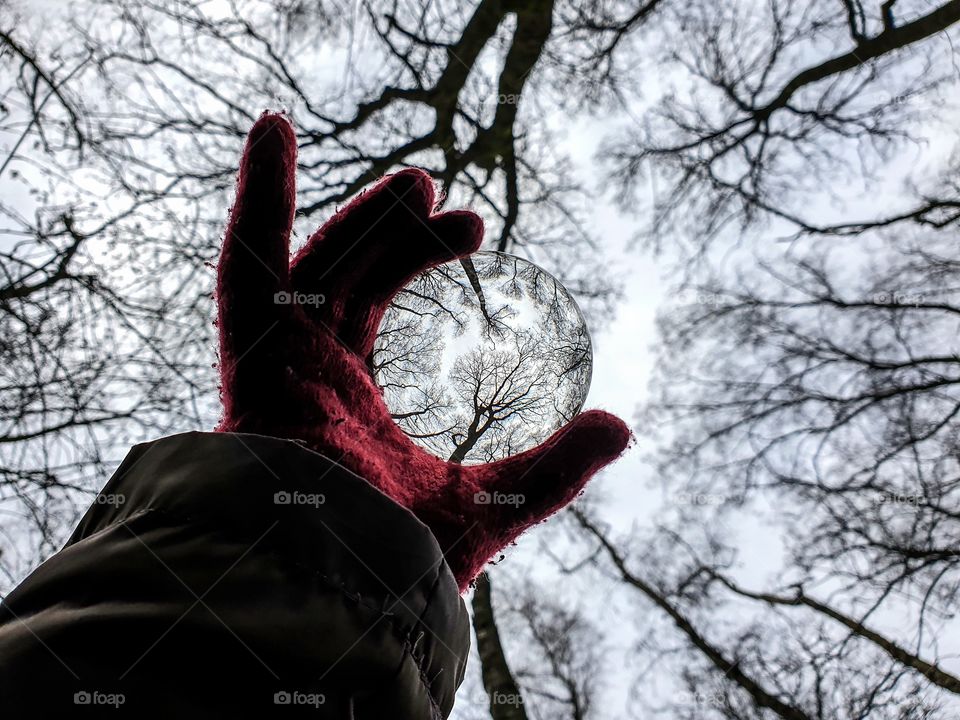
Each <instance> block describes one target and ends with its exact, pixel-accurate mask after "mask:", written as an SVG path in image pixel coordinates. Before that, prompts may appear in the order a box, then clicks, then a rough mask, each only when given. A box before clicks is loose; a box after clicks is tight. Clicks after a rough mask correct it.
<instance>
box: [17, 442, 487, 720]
mask: <svg viewBox="0 0 960 720" xmlns="http://www.w3.org/2000/svg"><path fill="white" fill-rule="evenodd" d="M468 648H469V623H468V616H467V613H466V609H465V607H464V604H463V601H462V600H461V598H460V596H459V593H458V592H457V585H456V582H455V581H454V578H453V575H452V574H451V572H450V570H449V568H448V567H447V565H446V563H445V562H444V560H443V555H442V553H441V551H440V548H439V547H438V545H437V542H436V540H435V539H434V537H433V535H432V534H431V533H430V530H429V529H428V528H427V527H426V526H425V525H423V524H422V523H421V522H420V521H419V520H417V519H416V518H415V517H414V516H413V515H412V514H411V513H410V512H409V511H407V510H406V509H405V508H403V507H401V506H399V505H397V504H396V503H395V502H393V501H392V500H391V499H389V498H388V497H386V496H385V495H383V494H382V493H380V492H379V491H378V490H376V489H375V488H373V487H372V486H370V485H369V484H368V483H366V482H365V481H364V480H363V479H362V478H359V477H357V476H356V475H353V474H352V473H350V472H349V471H348V470H346V469H345V468H343V467H341V466H340V465H338V464H336V463H335V462H333V461H331V460H330V459H328V458H326V457H324V456H322V455H319V454H317V453H315V452H313V451H311V450H309V449H306V448H304V447H302V446H300V445H298V444H297V443H294V442H291V441H286V440H279V439H275V438H268V437H263V436H259V435H241V434H230V433H185V434H182V435H174V436H171V437H167V438H163V439H160V440H157V441H154V442H151V443H146V444H142V445H137V446H135V447H134V448H133V449H132V450H131V451H130V453H129V455H128V456H127V457H126V459H125V460H124V461H123V463H122V464H121V466H120V467H119V468H118V470H117V472H116V473H115V474H114V476H113V478H111V480H110V481H109V483H107V485H106V486H105V487H104V489H103V491H102V492H101V493H100V495H99V496H98V498H97V500H96V501H95V502H94V503H93V505H92V506H91V507H90V509H89V510H88V511H87V513H86V514H85V516H84V517H83V519H82V521H81V522H80V524H79V526H78V527H77V530H76V531H75V532H74V534H73V536H72V537H71V538H70V540H69V541H68V542H67V544H66V546H65V547H64V548H63V549H62V550H61V551H60V552H59V553H57V554H56V555H54V556H53V557H51V558H50V559H49V560H47V561H46V562H44V563H43V564H42V565H41V566H40V567H39V568H37V570H35V571H34V572H33V573H32V574H31V575H30V576H29V577H28V578H27V579H26V580H24V581H23V583H21V584H20V586H19V587H17V588H16V589H15V590H14V591H13V592H12V593H10V595H8V596H7V598H5V600H4V602H3V603H2V605H0V707H2V708H4V710H7V711H17V712H15V713H11V717H14V716H16V717H21V716H22V717H84V716H90V717H124V716H129V717H178V718H227V717H230V718H235V717H257V716H260V717H278V718H284V717H300V716H303V717H312V718H356V719H358V720H367V719H374V718H376V719H377V720H379V719H381V718H418V719H421V718H431V719H432V718H441V717H446V716H447V715H448V714H449V713H450V710H451V708H452V706H453V700H454V693H455V691H456V689H457V687H458V686H459V685H460V682H461V681H462V679H463V672H464V668H465V663H466V654H467V651H468Z"/></svg>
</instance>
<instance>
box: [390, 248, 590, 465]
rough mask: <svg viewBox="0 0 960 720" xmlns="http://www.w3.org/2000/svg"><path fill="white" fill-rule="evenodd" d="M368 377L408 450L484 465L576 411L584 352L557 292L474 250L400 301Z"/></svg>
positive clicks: (586, 381) (580, 334) (535, 275)
mask: <svg viewBox="0 0 960 720" xmlns="http://www.w3.org/2000/svg"><path fill="white" fill-rule="evenodd" d="M373 370H374V372H375V374H376V377H377V381H378V382H379V384H380V386H381V387H382V388H383V391H384V396H385V398H386V401H387V404H388V406H389V407H390V409H391V412H392V413H393V417H394V419H395V420H396V421H397V422H398V423H399V424H400V426H401V427H402V428H403V429H404V430H405V431H406V432H407V433H408V434H409V435H410V436H411V437H413V438H415V439H416V440H417V442H419V443H420V444H421V445H423V446H424V447H426V448H427V449H429V450H430V451H431V452H433V453H436V454H437V455H439V456H441V457H447V458H449V459H451V460H454V461H457V462H474V463H476V462H489V461H491V460H497V459H500V458H503V457H507V456H509V455H512V454H515V453H518V452H522V451H523V450H526V449H528V448H530V447H533V446H534V445H536V444H538V443H540V442H541V441H543V440H544V439H546V437H548V436H549V435H550V434H551V433H552V432H553V431H555V430H556V429H557V428H559V427H560V426H561V425H563V424H564V423H566V422H567V421H568V420H570V418H572V417H573V416H574V415H575V414H576V413H577V412H578V411H579V410H580V407H581V406H582V405H583V401H584V399H585V397H586V394H587V389H588V388H589V385H590V375H591V371H592V352H591V347H590V338H589V335H588V333H587V329H586V326H585V324H584V322H583V318H582V316H581V315H580V311H579V309H578V308H577V306H576V303H574V301H573V299H572V298H571V297H570V295H569V294H568V293H567V291H566V290H565V289H564V288H563V286H562V285H560V284H559V283H558V282H557V281H556V280H555V279H554V278H553V277H552V276H550V275H549V274H548V273H546V272H544V271H543V270H541V269H540V268H538V267H537V266H536V265H533V264H532V263H529V262H527V261H525V260H522V259H520V258H517V257H514V256H511V255H506V254H504V253H494V252H481V253H476V254H474V255H473V256H472V257H471V258H469V259H467V260H464V261H463V262H461V263H448V264H446V265H442V266H440V267H438V268H435V269H434V270H432V271H430V272H428V273H425V274H423V275H421V276H419V277H418V278H416V279H415V280H414V281H413V282H411V283H410V284H409V285H408V286H407V287H406V288H405V289H404V290H403V291H401V292H400V294H399V295H398V296H397V297H396V298H395V299H394V302H393V305H392V306H391V308H390V311H389V312H388V313H387V315H386V316H385V317H384V319H383V322H382V324H381V327H380V334H379V337H378V338H377V344H376V347H375V349H374V355H373Z"/></svg>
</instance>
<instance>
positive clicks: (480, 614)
mask: <svg viewBox="0 0 960 720" xmlns="http://www.w3.org/2000/svg"><path fill="white" fill-rule="evenodd" d="M473 629H474V632H476V634H477V650H478V652H479V653H480V666H481V671H482V673H483V688H484V689H485V690H486V691H487V696H488V697H489V698H490V717H492V718H493V720H527V711H526V709H525V708H524V706H523V696H522V695H521V694H520V688H519V687H518V686H517V683H516V681H515V680H514V679H513V674H512V673H511V672H510V666H509V665H508V664H507V656H506V655H505V654H504V652H503V645H501V644H500V632H499V630H497V623H496V620H495V619H494V617H493V604H492V602H491V591H490V579H489V578H488V577H487V574H486V573H481V574H480V575H479V576H478V577H477V588H476V591H475V592H474V593H473Z"/></svg>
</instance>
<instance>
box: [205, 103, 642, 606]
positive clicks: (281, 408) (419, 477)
mask: <svg viewBox="0 0 960 720" xmlns="http://www.w3.org/2000/svg"><path fill="white" fill-rule="evenodd" d="M296 159H297V145H296V136H295V134H294V131H293V128H292V127H291V125H290V123H289V122H288V121H287V120H286V119H285V118H284V117H283V116H281V115H276V114H264V115H263V116H261V117H260V119H259V120H258V121H257V122H256V123H255V124H254V126H253V128H252V129H251V131H250V134H249V136H248V138H247V143H246V147H245V149H244V152H243V159H242V161H241V164H240V174H239V178H238V181H237V197H236V202H235V204H234V206H233V208H232V210H231V214H230V220H229V224H228V227H227V232H226V236H225V238H224V242H223V250H222V253H221V256H220V262H219V266H218V273H217V302H218V314H219V320H218V324H219V331H220V376H221V398H222V402H223V419H222V421H221V423H220V425H219V426H218V427H217V430H218V431H221V432H250V433H259V434H262V435H269V436H273V437H279V438H288V439H294V440H299V441H301V442H303V443H305V444H306V445H307V446H308V447H310V448H312V449H313V450H315V451H317V452H319V453H322V454H323V455H325V456H327V457H329V458H330V459H332V460H334V461H336V462H338V463H340V464H341V465H343V466H345V467H346V468H348V469H349V470H351V471H353V472H354V473H356V474H357V475H359V476H361V477H363V478H365V479H366V480H367V482H369V483H370V484H371V485H373V486H374V487H376V488H378V489H379V490H380V491H382V492H383V493H385V494H386V495H388V496H389V497H390V498H392V499H393V500H394V501H396V502H397V503H399V504H401V505H403V506H405V507H406V508H408V509H409V510H410V511H412V512H413V513H414V514H415V515H416V516H417V517H418V518H419V519H420V520H421V521H422V522H423V523H425V524H426V525H427V526H428V527H429V528H430V529H431V530H432V531H433V533H434V535H435V536H436V538H437V540H438V542H439V543H440V547H441V548H442V549H443V551H444V555H445V557H446V559H447V562H448V564H449V565H450V568H451V569H452V571H453V574H454V576H455V577H456V579H457V582H458V584H459V586H460V589H461V591H464V590H466V588H467V587H468V586H469V584H470V582H471V580H473V578H474V577H476V575H477V573H479V572H480V571H481V570H482V569H483V566H484V564H485V563H486V562H487V561H488V560H490V559H491V558H492V557H494V556H495V555H496V554H497V553H498V552H499V551H500V550H502V549H503V548H504V547H505V546H507V545H508V544H510V543H511V542H512V541H513V540H514V539H516V538H517V536H519V535H520V534H521V533H522V532H523V531H524V530H525V529H527V528H528V527H530V526H531V525H533V524H535V523H537V522H539V521H541V520H543V519H544V518H546V517H547V516H549V515H551V514H553V513H555V512H556V511H558V510H560V509H561V508H563V507H564V506H565V505H567V504H568V503H569V502H571V501H572V500H573V499H574V498H575V497H576V496H577V494H578V493H579V492H580V490H581V489H582V488H583V486H584V485H585V484H586V482H587V480H589V478H590V477H591V476H592V475H593V474H594V473H595V472H596V471H597V470H599V469H600V468H602V467H603V466H604V465H606V464H608V463H610V462H611V461H613V460H614V459H615V458H616V457H617V456H619V455H620V454H621V453H622V452H623V450H624V449H625V448H626V446H627V443H628V442H629V439H630V432H629V430H628V429H627V427H626V425H625V424H624V423H623V422H622V421H621V420H620V419H619V418H616V417H614V416H613V415H610V414H608V413H605V412H602V411H599V410H593V411H589V412H585V413H581V414H580V415H578V416H577V417H575V418H574V419H573V420H572V421H571V422H570V423H568V424H567V425H566V426H564V427H563V428H561V429H560V430H558V431H557V432H556V433H554V434H553V435H552V436H551V437H550V438H548V439H547V440H546V441H545V442H543V443H542V444H541V445H539V446H538V447H535V448H533V449H531V450H528V451H526V452H523V453H520V454H518V455H514V456H512V457H509V458H507V459H504V460H500V461H498V462H494V463H489V464H486V465H469V466H463V465H458V464H456V463H450V462H447V461H446V460H442V459H441V458H438V457H436V456H434V455H432V454H430V453H429V452H427V451H426V450H424V449H422V448H420V447H419V446H417V445H416V444H414V443H413V442H412V441H411V440H410V438H409V437H407V435H406V434H405V433H404V432H403V431H402V430H401V429H400V428H399V427H398V426H397V424H396V423H395V422H394V421H393V419H392V418H391V417H390V413H389V411H388V410H387V407H386V405H385V403H384V401H383V396H382V394H381V392H380V389H379V388H378V387H377V385H376V383H375V382H374V380H373V377H372V374H371V370H370V359H371V353H372V349H373V344H374V339H375V338H376V334H377V329H378V327H379V324H380V320H381V318H382V317H383V313H384V311H385V310H386V309H387V306H388V305H389V303H390V300H391V298H393V296H394V295H395V294H396V292H397V291H398V290H400V289H401V288H402V287H403V285H405V284H406V283H407V282H408V281H409V280H410V279H411V278H413V277H414V276H415V275H417V274H418V273H420V272H423V271H424V270H427V269H428V268H431V267H433V266H435V265H438V264H440V263H444V262H447V261H450V260H454V259H456V258H458V257H462V256H465V255H469V254H470V253H472V252H474V251H475V250H476V249H477V248H478V247H479V246H480V243H481V241H482V239H483V223H482V221H481V220H480V218H479V217H478V216H477V215H476V214H475V213H472V212H469V211H465V210H459V211H453V212H444V213H434V212H433V210H434V186H433V182H432V180H431V178H430V176H429V175H427V174H426V173H425V172H422V171H420V170H415V169H407V170H402V171H400V172H398V173H395V174H393V175H389V176H387V177H385V178H383V179H382V180H380V181H379V182H378V183H377V184H376V185H375V186H374V187H373V188H372V189H370V190H368V191H366V192H364V193H361V194H360V195H359V196H358V197H356V198H355V199H354V200H353V201H352V202H350V204H349V205H347V206H346V207H345V208H343V209H342V210H340V211H339V212H337V213H336V215H334V217H332V218H331V219H330V220H328V221H327V223H326V224H324V225H323V226H322V227H321V228H320V229H319V230H317V232H316V233H314V234H313V235H312V236H311V237H310V238H309V240H308V241H307V243H306V245H305V246H304V247H303V249H302V250H301V251H300V252H299V253H297V255H296V257H295V258H293V260H292V262H291V260H290V231H291V227H292V224H293V216H294V210H295V198H296V194H295V172H296ZM292 294H297V295H296V296H295V297H294V296H292ZM321 296H322V302H321ZM285 300H290V302H285ZM482 491H485V492H490V493H493V492H499V493H504V494H517V493H520V494H522V495H523V496H524V497H525V502H524V503H523V504H521V505H519V506H514V505H497V504H482V503H477V502H476V501H475V495H476V494H477V493H479V492H482ZM305 541H309V540H305Z"/></svg>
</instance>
